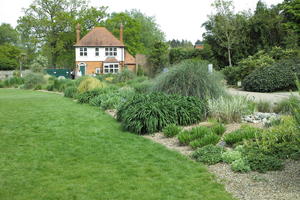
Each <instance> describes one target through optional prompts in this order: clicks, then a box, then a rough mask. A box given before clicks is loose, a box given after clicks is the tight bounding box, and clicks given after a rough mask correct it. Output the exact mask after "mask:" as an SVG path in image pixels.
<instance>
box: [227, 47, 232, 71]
mask: <svg viewBox="0 0 300 200" xmlns="http://www.w3.org/2000/svg"><path fill="white" fill-rule="evenodd" d="M227 51H228V63H229V66H230V67H231V66H232V63H231V51H230V48H229V47H227Z"/></svg>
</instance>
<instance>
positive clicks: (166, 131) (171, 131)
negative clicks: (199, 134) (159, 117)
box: [163, 124, 182, 137]
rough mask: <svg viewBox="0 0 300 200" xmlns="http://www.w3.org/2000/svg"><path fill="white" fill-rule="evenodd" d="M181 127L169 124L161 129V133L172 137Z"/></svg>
mask: <svg viewBox="0 0 300 200" xmlns="http://www.w3.org/2000/svg"><path fill="white" fill-rule="evenodd" d="M181 130H182V128H181V127H179V126H177V125H176V124H169V125H168V126H166V127H165V128H164V129H163V134H164V136H166V137H174V136H176V135H178V134H179V133H180V132H181Z"/></svg>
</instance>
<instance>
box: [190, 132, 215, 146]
mask: <svg viewBox="0 0 300 200" xmlns="http://www.w3.org/2000/svg"><path fill="white" fill-rule="evenodd" d="M219 141H220V136H218V135H216V134H215V133H212V132H211V133H209V134H206V135H205V136H204V137H203V138H199V139H196V140H193V141H192V142H191V143H190V145H191V147H192V148H193V149H197V148H200V147H204V146H206V145H209V144H212V145H215V144H217V143H218V142H219Z"/></svg>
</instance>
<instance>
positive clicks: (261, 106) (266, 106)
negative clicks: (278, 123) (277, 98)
mask: <svg viewBox="0 0 300 200" xmlns="http://www.w3.org/2000/svg"><path fill="white" fill-rule="evenodd" d="M256 109H257V111H258V112H264V113H266V112H271V104H270V102H267V101H259V102H258V103H257V104H256Z"/></svg>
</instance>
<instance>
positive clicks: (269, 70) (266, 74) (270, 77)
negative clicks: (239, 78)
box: [242, 59, 300, 92]
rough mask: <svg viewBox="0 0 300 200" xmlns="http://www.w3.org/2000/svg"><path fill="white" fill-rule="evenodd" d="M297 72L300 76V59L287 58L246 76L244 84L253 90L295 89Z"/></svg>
mask: <svg viewBox="0 0 300 200" xmlns="http://www.w3.org/2000/svg"><path fill="white" fill-rule="evenodd" d="M295 74H296V75H297V76H298V77H299V76H300V61H299V59H298V60H285V61H281V62H278V63H276V64H273V65H272V66H270V67H265V68H261V69H257V70H255V71H254V72H252V73H251V74H250V75H248V76H247V77H245V79H244V80H243V82H242V85H243V87H244V89H245V90H247V91H253V92H274V91H280V90H290V89H295V88H296V84H295V80H296V78H295Z"/></svg>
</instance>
